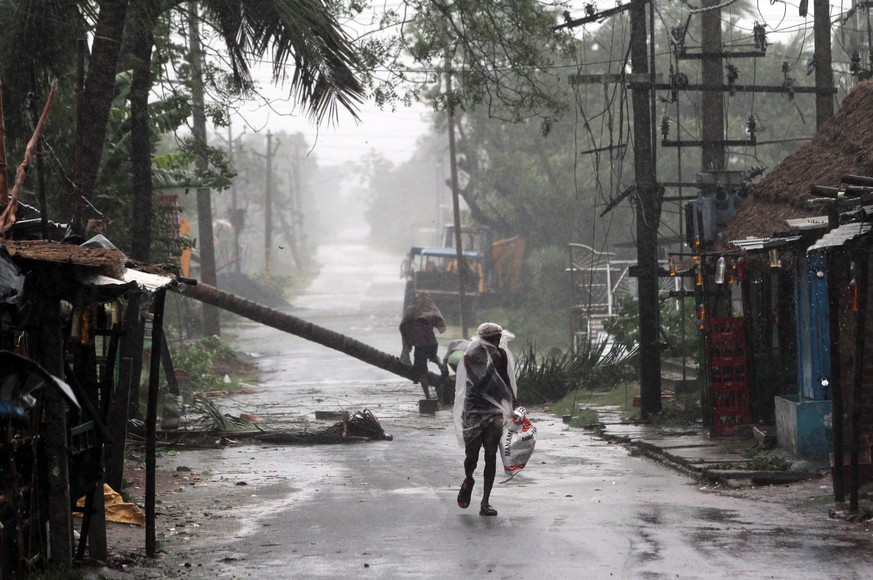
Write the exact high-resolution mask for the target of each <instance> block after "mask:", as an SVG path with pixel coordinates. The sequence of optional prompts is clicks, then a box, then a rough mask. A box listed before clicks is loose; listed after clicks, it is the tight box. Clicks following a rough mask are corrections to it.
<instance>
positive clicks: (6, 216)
mask: <svg viewBox="0 0 873 580" xmlns="http://www.w3.org/2000/svg"><path fill="white" fill-rule="evenodd" d="M55 86H56V83H55V84H52V88H51V91H49V96H48V99H46V102H45V106H44V107H43V109H42V115H40V117H39V123H37V124H36V129H34V130H33V135H31V137H30V141H28V142H27V148H26V149H25V151H24V160H23V161H22V162H21V164H20V165H19V166H18V170H17V171H16V173H15V185H14V186H13V187H12V194H11V195H10V197H9V205H7V206H6V209H4V210H3V213H2V214H0V239H2V238H3V237H5V235H6V232H7V230H9V228H10V227H12V224H14V223H15V210H16V208H17V206H18V196H19V194H20V192H21V188H22V186H23V185H24V179H25V177H27V168H28V167H29V166H30V160H31V159H32V158H33V153H34V151H36V145H37V143H39V139H40V137H42V132H43V129H45V124H46V122H47V121H48V116H49V112H51V110H52V105H53V104H54V102H55Z"/></svg>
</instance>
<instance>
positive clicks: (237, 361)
mask: <svg viewBox="0 0 873 580" xmlns="http://www.w3.org/2000/svg"><path fill="white" fill-rule="evenodd" d="M170 354H171V356H172V358H173V366H174V367H175V368H176V369H177V370H184V371H186V372H187V373H188V376H189V379H190V386H191V390H192V391H193V392H202V391H212V390H218V389H222V390H234V389H236V388H238V386H239V379H240V378H241V376H247V375H249V374H252V373H254V371H255V368H256V367H255V365H254V364H253V363H251V362H250V361H246V360H243V359H241V358H240V357H239V355H238V354H237V353H236V352H235V351H234V350H233V349H232V348H230V347H229V346H227V345H226V344H224V342H222V340H221V338H220V337H218V336H209V337H206V338H202V339H200V340H198V341H197V342H194V343H192V344H175V345H170ZM225 376H228V377H229V378H230V383H227V382H225Z"/></svg>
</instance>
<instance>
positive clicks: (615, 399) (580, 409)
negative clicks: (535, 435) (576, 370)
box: [551, 383, 640, 427]
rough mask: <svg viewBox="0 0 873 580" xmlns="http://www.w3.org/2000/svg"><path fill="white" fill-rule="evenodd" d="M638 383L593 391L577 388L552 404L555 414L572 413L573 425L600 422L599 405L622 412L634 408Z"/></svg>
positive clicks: (578, 425)
mask: <svg viewBox="0 0 873 580" xmlns="http://www.w3.org/2000/svg"><path fill="white" fill-rule="evenodd" d="M639 393H640V387H639V385H638V384H636V383H626V384H624V385H620V386H618V387H616V388H614V389H609V390H604V391H592V390H589V389H576V390H574V391H572V392H570V393H567V394H566V395H565V396H564V397H562V398H561V399H559V400H557V401H555V402H554V404H552V405H551V411H552V413H553V414H555V415H557V416H559V417H564V416H567V415H570V417H571V418H570V423H569V425H570V426H571V427H587V426H589V425H594V424H597V423H599V422H600V412H598V410H597V408H598V407H618V408H619V409H620V410H621V411H622V413H628V412H629V410H631V409H634V407H633V400H634V397H635V396H637V395H639Z"/></svg>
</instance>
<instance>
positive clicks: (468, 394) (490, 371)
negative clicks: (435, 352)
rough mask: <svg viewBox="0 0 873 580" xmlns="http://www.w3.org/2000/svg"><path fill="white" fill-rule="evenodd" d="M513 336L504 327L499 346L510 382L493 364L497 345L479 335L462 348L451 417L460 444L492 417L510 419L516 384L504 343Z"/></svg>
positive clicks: (512, 363) (512, 360) (462, 445)
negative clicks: (504, 359) (461, 358)
mask: <svg viewBox="0 0 873 580" xmlns="http://www.w3.org/2000/svg"><path fill="white" fill-rule="evenodd" d="M513 338H515V336H514V335H513V334H512V333H510V332H508V331H503V334H502V335H501V339H500V349H501V350H502V351H503V352H504V353H506V374H507V375H508V378H509V384H506V381H504V380H503V378H502V377H501V376H500V374H499V373H498V372H497V368H496V367H495V366H494V357H495V355H496V353H497V348H498V347H496V346H494V345H493V344H491V343H489V342H488V341H486V340H484V339H483V338H481V337H480V336H475V337H473V338H472V339H471V340H470V344H469V346H468V347H467V350H466V351H465V352H464V361H463V362H462V363H460V364H458V370H457V374H456V379H455V404H454V407H453V409H452V418H453V420H454V423H455V434H456V435H457V437H458V443H459V444H460V445H461V447H464V440H465V435H471V434H473V433H475V432H476V431H477V430H479V429H481V428H482V426H484V425H485V424H487V423H488V422H490V421H492V420H493V419H495V418H497V417H500V418H501V419H502V420H503V422H504V423H505V422H507V421H509V420H511V417H512V410H513V404H514V403H515V400H516V396H517V393H518V388H517V386H516V382H515V359H514V358H513V356H512V353H511V352H510V351H509V349H508V348H506V343H507V342H509V341H510V340H512V339H513ZM468 364H469V367H470V368H469V371H468V368H467V366H468Z"/></svg>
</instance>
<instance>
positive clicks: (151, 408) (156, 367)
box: [145, 289, 167, 556]
mask: <svg viewBox="0 0 873 580" xmlns="http://www.w3.org/2000/svg"><path fill="white" fill-rule="evenodd" d="M166 295H167V291H166V290H163V289H162V290H158V291H157V292H155V294H154V298H153V299H154V307H153V318H152V356H151V359H150V361H149V393H148V410H147V411H146V490H145V520H146V555H148V556H154V555H155V554H156V553H157V543H156V539H155V495H156V492H155V467H156V459H155V448H156V445H155V441H156V438H157V420H158V386H159V385H160V379H161V376H160V375H161V342H162V341H163V340H164V299H165V298H166Z"/></svg>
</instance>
